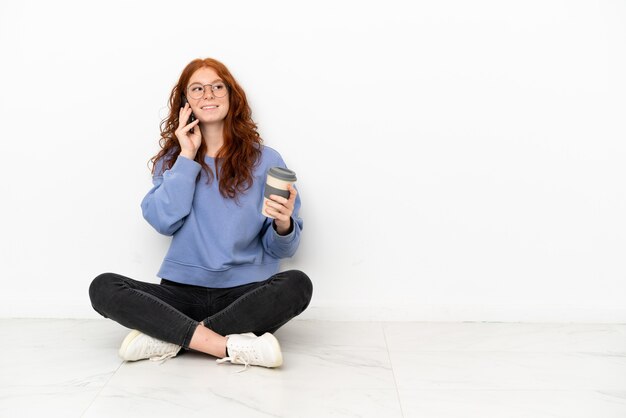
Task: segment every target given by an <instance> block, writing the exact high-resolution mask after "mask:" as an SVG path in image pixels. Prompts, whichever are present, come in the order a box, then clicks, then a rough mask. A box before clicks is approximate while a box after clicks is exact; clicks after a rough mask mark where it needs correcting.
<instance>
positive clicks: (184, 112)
mask: <svg viewBox="0 0 626 418" xmlns="http://www.w3.org/2000/svg"><path fill="white" fill-rule="evenodd" d="M198 123H199V121H198V120H197V119H196V117H195V116H194V114H193V111H192V110H191V106H190V105H189V103H188V102H187V98H186V97H185V96H183V99H182V102H181V108H180V111H179V114H178V128H177V129H176V132H174V133H175V134H176V138H177V139H178V143H179V144H180V154H181V155H182V156H184V157H187V158H189V159H190V160H193V159H194V158H195V157H196V153H197V152H198V148H200V144H201V143H202V134H201V132H200V128H198V129H194V126H196V125H198Z"/></svg>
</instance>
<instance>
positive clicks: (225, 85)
mask: <svg viewBox="0 0 626 418" xmlns="http://www.w3.org/2000/svg"><path fill="white" fill-rule="evenodd" d="M218 84H223V85H224V87H226V89H225V90H224V92H225V93H224V95H223V96H218V95H217V94H215V90H214V89H213V86H214V85H218ZM192 86H202V89H203V91H202V95H201V96H200V97H193V96H192V95H191V92H190V91H189V89H190V88H191V87H192ZM206 86H211V94H212V95H213V96H214V97H218V98H220V99H221V98H222V97H226V96H227V95H228V92H229V88H228V84H226V83H225V82H223V81H220V82H217V83H214V84H200V83H193V84H191V85H190V86H189V87H187V89H186V91H187V97H191V98H192V99H196V100H198V99H202V98H203V97H204V95H205V94H206Z"/></svg>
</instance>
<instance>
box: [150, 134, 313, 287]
mask: <svg viewBox="0 0 626 418" xmlns="http://www.w3.org/2000/svg"><path fill="white" fill-rule="evenodd" d="M261 150H262V154H261V158H260V162H259V163H258V164H257V166H256V167H255V168H254V170H253V176H254V179H253V184H252V187H251V188H250V189H248V190H247V191H245V192H244V193H243V194H239V202H238V203H237V201H236V200H235V199H227V198H224V197H223V196H222V195H221V194H220V191H219V185H218V181H217V179H215V177H214V178H213V181H212V182H211V184H207V176H206V173H205V172H204V171H203V170H201V168H202V167H201V165H200V164H198V163H197V162H195V161H193V160H190V159H188V158H185V157H183V156H178V158H177V160H176V162H175V163H174V165H173V166H172V168H171V169H169V170H166V171H164V172H163V163H162V161H163V160H160V161H159V162H157V166H156V167H155V168H156V169H155V171H154V176H153V178H152V182H153V184H154V187H153V188H152V189H151V190H150V191H149V192H148V194H147V195H146V196H145V197H144V199H143V201H142V202H141V209H142V211H143V216H144V218H145V219H146V220H147V221H148V223H150V225H152V226H153V227H154V229H156V230H157V231H158V232H160V233H161V234H163V235H173V238H172V242H171V244H170V248H169V250H168V252H167V255H166V256H165V259H164V260H163V264H162V265H161V268H160V270H159V272H158V273H157V276H159V277H161V278H164V279H167V280H171V281H174V282H179V283H185V284H192V285H197V286H204V287H218V288H224V287H234V286H239V285H243V284H247V283H252V282H259V281H262V280H265V279H268V278H269V277H270V276H272V275H273V274H275V273H277V272H278V268H279V261H280V259H281V258H285V257H291V256H292V255H293V254H294V253H295V252H296V249H297V248H298V244H299V243H300V232H301V231H302V224H303V223H302V219H300V218H299V217H298V211H299V209H300V194H299V193H298V195H296V203H295V207H294V211H293V214H292V224H293V228H292V230H291V232H290V233H289V234H288V235H285V236H281V235H278V233H277V232H276V230H275V229H274V227H273V225H272V221H273V220H272V219H270V218H266V217H265V216H263V215H262V214H261V209H262V206H263V190H264V187H265V177H266V173H267V170H268V169H269V168H270V167H274V166H279V167H286V165H285V162H284V161H283V159H282V158H281V156H280V154H279V153H278V152H276V151H275V150H273V149H272V148H269V147H266V146H262V148H261ZM205 161H206V163H207V164H208V165H209V167H211V170H212V171H213V173H215V159H214V158H212V157H205ZM198 173H201V177H200V178H199V180H198V181H196V177H197V176H198Z"/></svg>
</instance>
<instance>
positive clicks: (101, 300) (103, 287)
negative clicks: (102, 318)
mask: <svg viewBox="0 0 626 418" xmlns="http://www.w3.org/2000/svg"><path fill="white" fill-rule="evenodd" d="M116 281H117V277H116V275H115V274H113V273H102V274H100V275H98V276H97V277H96V278H95V279H93V280H92V281H91V284H90V285H89V299H91V306H92V307H93V308H94V309H95V310H96V312H98V313H100V314H102V315H104V314H103V313H102V312H103V311H104V310H105V305H106V302H107V301H108V300H109V299H110V296H111V291H112V285H113V284H114V282H116Z"/></svg>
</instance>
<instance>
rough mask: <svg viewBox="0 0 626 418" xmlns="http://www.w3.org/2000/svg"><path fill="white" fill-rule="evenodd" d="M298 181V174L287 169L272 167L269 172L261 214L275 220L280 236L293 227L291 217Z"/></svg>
mask: <svg viewBox="0 0 626 418" xmlns="http://www.w3.org/2000/svg"><path fill="white" fill-rule="evenodd" d="M296 180H297V178H296V173H294V172H293V171H292V170H289V169H287V168H282V167H272V168H270V169H269V170H268V171H267V180H266V182H265V192H264V194H263V209H262V211H261V213H262V214H263V215H264V216H267V217H268V218H272V219H274V220H275V223H276V228H277V232H278V233H279V234H280V233H286V232H287V231H289V229H290V227H291V215H292V214H293V209H294V206H295V203H296V195H297V194H298V192H297V191H296V189H295V187H293V183H295V182H296Z"/></svg>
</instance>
